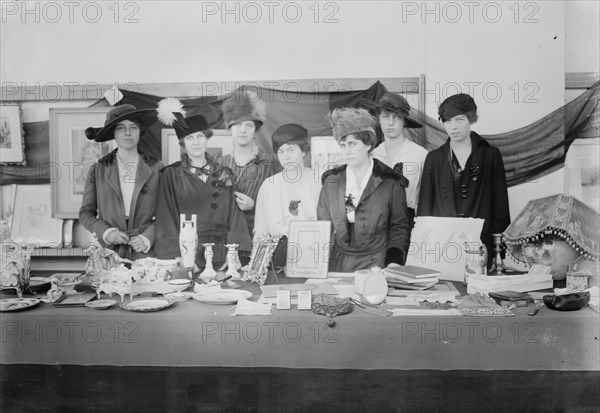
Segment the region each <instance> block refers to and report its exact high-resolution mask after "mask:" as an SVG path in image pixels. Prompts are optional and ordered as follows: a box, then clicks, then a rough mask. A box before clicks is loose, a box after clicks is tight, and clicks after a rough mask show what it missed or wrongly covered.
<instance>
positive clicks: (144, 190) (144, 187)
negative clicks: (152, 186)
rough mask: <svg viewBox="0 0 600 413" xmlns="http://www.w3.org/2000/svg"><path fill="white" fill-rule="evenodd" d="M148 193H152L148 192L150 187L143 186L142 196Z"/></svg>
mask: <svg viewBox="0 0 600 413" xmlns="http://www.w3.org/2000/svg"><path fill="white" fill-rule="evenodd" d="M148 192H150V191H149V190H148V185H146V184H144V185H142V188H141V189H140V194H147V193H148Z"/></svg>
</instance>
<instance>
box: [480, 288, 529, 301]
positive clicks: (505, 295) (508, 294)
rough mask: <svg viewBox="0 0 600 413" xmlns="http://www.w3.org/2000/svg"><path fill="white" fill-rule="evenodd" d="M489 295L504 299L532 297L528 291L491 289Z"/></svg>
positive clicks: (516, 299) (514, 299) (513, 299)
mask: <svg viewBox="0 0 600 413" xmlns="http://www.w3.org/2000/svg"><path fill="white" fill-rule="evenodd" d="M488 295H489V296H490V297H492V298H495V299H498V300H504V301H520V300H527V299H530V298H531V296H530V295H529V294H527V293H520V292H517V291H510V290H505V291H490V292H489V293H488Z"/></svg>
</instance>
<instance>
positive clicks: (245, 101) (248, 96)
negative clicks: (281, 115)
mask: <svg viewBox="0 0 600 413" xmlns="http://www.w3.org/2000/svg"><path fill="white" fill-rule="evenodd" d="M222 110H223V118H224V119H225V127H227V128H230V127H231V125H233V124H235V123H238V122H243V121H245V120H251V121H254V123H255V124H256V130H258V129H260V127H261V126H262V125H263V123H264V122H265V120H266V118H267V116H266V115H267V106H266V105H265V102H263V101H262V100H260V98H259V97H258V94H257V93H256V92H255V91H253V90H251V89H238V90H237V91H236V92H235V93H234V94H233V95H231V96H229V97H228V98H227V99H226V100H225V102H224V103H223V108H222Z"/></svg>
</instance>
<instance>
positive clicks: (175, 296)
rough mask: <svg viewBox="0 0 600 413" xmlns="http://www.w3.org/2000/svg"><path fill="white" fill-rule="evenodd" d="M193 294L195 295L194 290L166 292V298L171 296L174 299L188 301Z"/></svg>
mask: <svg viewBox="0 0 600 413" xmlns="http://www.w3.org/2000/svg"><path fill="white" fill-rule="evenodd" d="M192 295H194V293H192V292H175V293H168V294H165V295H164V296H165V298H170V299H171V300H173V301H187V300H189V299H190V298H192Z"/></svg>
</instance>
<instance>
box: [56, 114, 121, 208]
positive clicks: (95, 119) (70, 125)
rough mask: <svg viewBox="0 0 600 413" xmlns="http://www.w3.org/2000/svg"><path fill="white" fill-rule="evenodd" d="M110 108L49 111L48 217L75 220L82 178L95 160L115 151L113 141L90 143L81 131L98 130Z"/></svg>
mask: <svg viewBox="0 0 600 413" xmlns="http://www.w3.org/2000/svg"><path fill="white" fill-rule="evenodd" d="M111 109H112V108H111V107H102V108H53V109H50V171H49V174H50V185H51V188H52V216H53V217H54V218H65V219H73V218H78V217H79V208H80V207H81V199H82V197H83V189H84V185H85V178H86V175H87V173H88V171H89V168H90V167H91V166H92V165H93V164H95V163H96V161H97V160H98V159H100V158H101V157H103V156H104V155H107V154H108V153H109V152H110V151H112V150H113V149H114V148H115V142H114V140H111V141H108V142H102V143H98V142H94V141H90V140H88V139H87V138H86V136H85V130H86V129H87V128H88V127H90V126H93V127H101V126H102V125H104V121H105V120H106V114H107V113H108V111H109V110H111Z"/></svg>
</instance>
